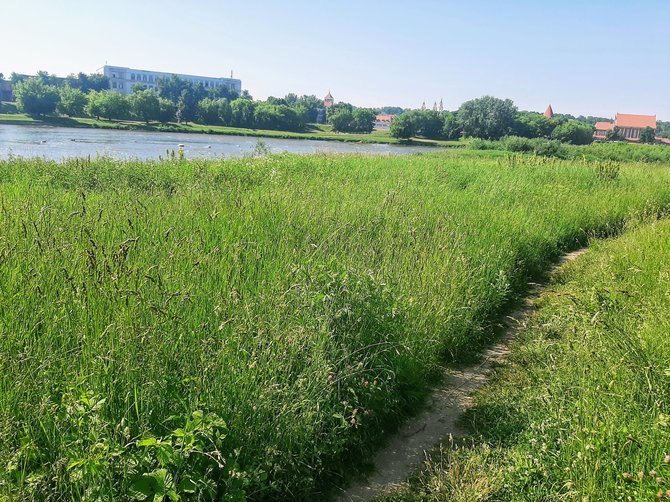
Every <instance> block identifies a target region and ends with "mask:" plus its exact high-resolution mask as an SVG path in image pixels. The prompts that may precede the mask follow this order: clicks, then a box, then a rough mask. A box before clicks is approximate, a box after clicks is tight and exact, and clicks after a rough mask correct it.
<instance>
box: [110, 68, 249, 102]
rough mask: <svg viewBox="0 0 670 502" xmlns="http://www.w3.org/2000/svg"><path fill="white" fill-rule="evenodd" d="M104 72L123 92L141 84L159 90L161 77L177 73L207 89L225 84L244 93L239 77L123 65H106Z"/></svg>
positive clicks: (181, 77)
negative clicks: (212, 75)
mask: <svg viewBox="0 0 670 502" xmlns="http://www.w3.org/2000/svg"><path fill="white" fill-rule="evenodd" d="M102 70H103V71H102V72H103V74H104V75H105V77H107V78H108V79H109V88H110V89H111V90H112V91H118V92H120V93H121V94H131V93H132V92H133V85H135V84H141V85H144V86H145V87H146V88H147V89H151V90H157V88H156V83H157V82H158V79H159V78H161V77H164V78H168V79H169V78H171V77H172V75H176V76H177V77H179V78H180V79H182V80H189V81H191V82H193V83H194V84H198V83H200V84H202V85H203V87H204V88H205V89H209V88H210V87H219V86H222V85H225V86H226V87H228V88H229V89H230V90H232V91H235V92H236V93H237V94H238V95H240V94H242V81H241V80H239V79H237V78H221V77H201V76H198V75H184V74H181V73H165V72H161V71H149V70H136V69H134V68H125V67H123V66H109V65H105V66H103V68H102Z"/></svg>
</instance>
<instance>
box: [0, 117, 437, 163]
mask: <svg viewBox="0 0 670 502" xmlns="http://www.w3.org/2000/svg"><path fill="white" fill-rule="evenodd" d="M259 140H260V141H263V143H265V144H266V145H267V147H268V148H269V149H270V151H271V152H273V153H279V152H289V153H298V154H306V153H319V152H324V153H376V154H408V153H416V152H423V151H431V150H432V149H431V148H430V147H420V146H399V145H380V144H362V143H340V142H336V141H312V140H295V139H277V138H250V137H245V136H222V135H213V134H184V133H158V132H140V131H117V130H112V129H73V128H65V127H49V126H28V125H0V158H7V157H9V156H10V155H14V156H18V157H44V158H47V159H52V160H62V159H65V158H68V157H87V156H91V157H95V156H97V155H100V156H106V157H112V158H116V159H132V158H138V159H154V160H158V158H159V156H163V157H165V155H166V150H175V151H176V150H177V149H178V148H179V145H184V147H183V148H184V152H185V155H186V158H187V159H193V158H205V159H214V158H221V157H240V156H242V155H245V154H250V153H252V152H253V151H254V148H255V147H256V144H257V142H258V141H259Z"/></svg>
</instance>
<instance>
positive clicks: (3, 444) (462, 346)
mask: <svg viewBox="0 0 670 502" xmlns="http://www.w3.org/2000/svg"><path fill="white" fill-rule="evenodd" d="M669 180H670V171H668V170H667V168H660V167H652V166H643V167H641V166H635V165H623V166H622V167H621V173H620V176H619V179H618V181H617V183H602V181H601V180H599V179H598V177H597V176H596V174H595V172H594V170H593V168H592V166H591V165H590V164H588V163H587V162H586V161H583V162H574V163H570V162H562V161H555V162H552V163H551V165H550V166H549V165H544V164H540V163H539V162H538V161H537V160H536V159H534V158H532V157H525V156H524V157H520V158H518V159H516V160H515V166H514V169H504V168H503V169H501V166H500V165H498V159H496V158H494V157H491V158H489V157H487V156H484V155H481V154H477V153H476V152H462V153H460V152H453V153H446V152H445V153H444V154H435V155H421V156H411V157H406V158H398V157H381V158H380V157H372V156H326V155H316V156H306V157H299V156H288V155H282V156H265V157H263V158H260V159H259V158H244V159H238V160H229V161H212V162H205V161H192V160H188V159H185V160H181V161H180V160H179V159H178V158H175V159H168V160H165V161H162V162H135V161H127V162H119V161H113V160H110V159H104V158H101V159H95V160H91V159H78V160H69V161H66V162H63V163H56V162H49V161H44V160H26V159H12V160H10V161H0V296H1V298H2V301H0V494H1V495H2V496H5V497H8V498H10V499H30V498H37V499H58V498H61V499H62V498H71V499H86V498H95V497H100V498H113V499H123V498H128V497H131V496H135V497H138V498H141V497H143V496H145V497H150V496H154V497H155V496H158V497H160V496H167V497H170V496H176V495H179V496H180V497H183V498H189V497H192V498H197V497H200V499H203V500H206V499H216V500H218V499H221V498H223V497H224V496H232V495H234V494H235V495H236V496H239V497H243V496H244V497H248V498H251V499H263V498H265V499H272V498H274V499H277V498H285V497H287V496H290V497H293V498H296V499H300V498H309V497H313V496H314V494H316V493H321V492H322V491H323V490H324V489H325V488H326V487H329V486H332V484H333V483H335V482H338V483H339V482H340V481H341V479H342V476H343V474H344V473H346V472H347V471H351V470H354V469H356V468H357V467H358V466H360V465H362V464H363V463H364V459H365V458H366V456H367V453H368V452H369V451H370V449H371V448H372V447H373V446H374V445H375V444H376V443H377V442H378V441H379V440H380V439H381V438H382V437H383V436H384V435H385V434H386V433H387V432H388V431H389V430H392V429H393V428H394V427H395V425H396V424H397V422H398V421H399V420H400V419H402V417H403V416H405V415H407V414H408V413H412V412H413V410H415V409H416V407H417V406H419V405H420V403H421V399H422V397H423V396H424V393H425V391H426V386H427V383H428V382H429V381H430V380H431V378H432V377H433V376H434V375H435V374H436V373H437V368H438V366H439V365H440V364H442V363H443V362H444V360H445V359H447V360H463V359H464V358H467V357H469V356H470V355H472V354H473V353H475V352H476V351H477V350H478V348H479V347H481V346H482V344H484V343H486V342H487V340H489V339H490V337H491V332H492V330H491V329H490V327H491V324H492V323H494V322H495V319H496V316H497V315H498V314H499V313H500V312H502V311H503V310H504V308H505V306H506V305H507V304H508V303H509V302H511V301H514V299H515V298H516V297H518V295H520V294H523V292H524V290H525V287H526V283H527V281H528V280H529V279H530V278H532V277H535V276H537V275H538V274H540V273H541V271H542V270H544V269H546V267H547V266H548V264H549V263H550V262H551V261H552V260H554V259H555V258H556V257H557V256H558V255H559V254H560V253H561V251H562V250H563V249H566V248H571V247H575V246H576V245H578V243H580V242H585V241H586V239H588V237H589V236H590V235H598V234H610V233H615V232H617V231H618V230H619V229H621V228H622V227H623V226H624V225H625V222H626V221H628V220H629V219H631V218H641V217H643V216H644V215H646V214H653V215H657V214H662V213H664V211H665V209H666V208H667V207H668V204H670V188H668V187H670V184H668V181H669ZM187 436H188V438H189V439H185V438H186V437H187ZM173 492H174V493H173ZM147 494H148V495H147ZM287 494H290V495H287Z"/></svg>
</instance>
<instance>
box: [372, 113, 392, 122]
mask: <svg viewBox="0 0 670 502" xmlns="http://www.w3.org/2000/svg"><path fill="white" fill-rule="evenodd" d="M394 118H395V115H387V114H384V113H380V114H379V115H377V116H376V117H375V120H376V121H377V122H391V121H392V120H393V119H394Z"/></svg>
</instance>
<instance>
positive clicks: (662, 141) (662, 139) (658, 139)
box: [656, 137, 670, 145]
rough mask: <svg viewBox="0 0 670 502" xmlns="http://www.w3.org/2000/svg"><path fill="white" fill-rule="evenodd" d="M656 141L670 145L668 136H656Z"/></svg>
mask: <svg viewBox="0 0 670 502" xmlns="http://www.w3.org/2000/svg"><path fill="white" fill-rule="evenodd" d="M656 141H660V142H661V143H665V144H666V145H670V138H658V137H657V138H656Z"/></svg>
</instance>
